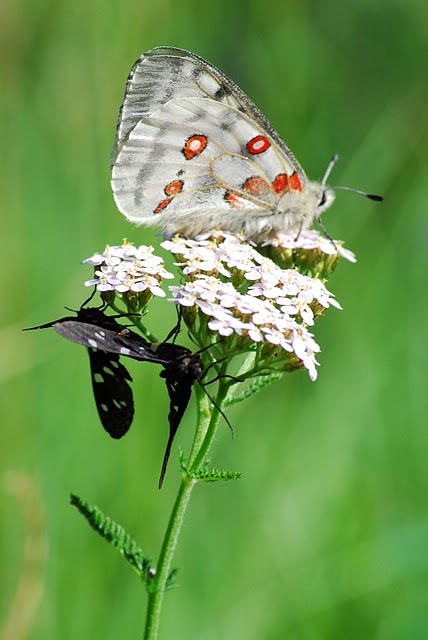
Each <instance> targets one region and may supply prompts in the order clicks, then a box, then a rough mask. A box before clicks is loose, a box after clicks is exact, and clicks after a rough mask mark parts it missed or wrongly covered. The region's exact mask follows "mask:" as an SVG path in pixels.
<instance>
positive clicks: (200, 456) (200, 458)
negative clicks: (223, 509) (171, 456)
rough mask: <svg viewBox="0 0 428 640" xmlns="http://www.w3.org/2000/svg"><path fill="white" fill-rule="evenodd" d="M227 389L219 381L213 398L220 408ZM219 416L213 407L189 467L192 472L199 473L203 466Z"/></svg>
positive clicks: (227, 385)
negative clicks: (204, 432) (199, 444)
mask: <svg viewBox="0 0 428 640" xmlns="http://www.w3.org/2000/svg"><path fill="white" fill-rule="evenodd" d="M228 389H229V384H228V383H225V382H224V381H223V380H220V381H219V386H218V392H217V396H216V398H215V402H216V404H217V405H218V407H220V408H221V406H222V404H223V401H224V399H225V398H226V396H227V392H228ZM220 416H221V413H220V411H219V410H218V409H217V408H216V407H214V408H213V411H212V414H211V419H210V422H209V425H208V428H207V430H206V434H205V437H204V439H203V441H202V444H201V446H200V449H199V451H198V452H197V454H196V456H195V459H194V461H193V463H192V466H191V470H192V471H199V469H200V468H201V467H202V465H203V464H204V462H205V458H206V457H207V455H208V453H209V450H210V447H211V445H212V443H213V440H214V437H215V434H216V431H217V426H218V423H219V420H220Z"/></svg>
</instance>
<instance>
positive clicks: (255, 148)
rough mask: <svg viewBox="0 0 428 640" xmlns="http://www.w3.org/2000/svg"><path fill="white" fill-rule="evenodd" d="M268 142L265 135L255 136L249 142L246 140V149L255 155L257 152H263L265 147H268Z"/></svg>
mask: <svg viewBox="0 0 428 640" xmlns="http://www.w3.org/2000/svg"><path fill="white" fill-rule="evenodd" d="M269 147H270V142H269V140H268V139H267V138H266V136H255V137H254V138H252V139H251V140H250V141H249V142H247V149H248V151H249V152H250V153H251V155H253V156H256V155H257V154H259V153H263V151H266V149H269Z"/></svg>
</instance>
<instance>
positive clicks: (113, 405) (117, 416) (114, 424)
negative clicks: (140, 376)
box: [88, 347, 134, 439]
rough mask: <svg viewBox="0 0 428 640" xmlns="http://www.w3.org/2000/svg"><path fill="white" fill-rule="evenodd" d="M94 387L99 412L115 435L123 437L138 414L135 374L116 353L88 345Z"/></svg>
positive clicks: (107, 429)
mask: <svg viewBox="0 0 428 640" xmlns="http://www.w3.org/2000/svg"><path fill="white" fill-rule="evenodd" d="M88 354H89V362H90V366H91V379H92V389H93V392H94V398H95V404H96V407H97V411H98V415H99V417H100V420H101V424H102V425H103V427H104V429H105V430H106V431H107V433H108V434H109V435H110V436H111V437H112V438H116V439H118V438H121V437H122V436H124V435H125V433H126V432H127V431H128V429H129V427H130V426H131V424H132V420H133V418H134V399H133V396H132V389H131V387H130V385H129V384H128V381H129V382H132V377H131V375H130V374H129V371H128V370H127V369H126V367H124V365H123V364H122V363H121V362H120V361H119V355H118V354H116V353H107V352H105V351H100V350H98V349H93V348H92V347H90V348H88Z"/></svg>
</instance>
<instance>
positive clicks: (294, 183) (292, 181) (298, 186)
mask: <svg viewBox="0 0 428 640" xmlns="http://www.w3.org/2000/svg"><path fill="white" fill-rule="evenodd" d="M288 183H289V185H290V189H291V190H292V191H301V190H302V183H301V182H300V178H299V176H298V175H297V173H296V172H294V173H293V175H292V176H290V178H289V179H288Z"/></svg>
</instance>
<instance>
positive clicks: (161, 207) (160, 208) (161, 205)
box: [154, 197, 172, 213]
mask: <svg viewBox="0 0 428 640" xmlns="http://www.w3.org/2000/svg"><path fill="white" fill-rule="evenodd" d="M171 200H172V197H171V198H165V200H162V201H161V202H159V204H158V206H157V207H156V209H155V210H154V213H160V212H161V211H163V210H164V209H165V208H166V207H167V206H168V205H169V203H170V202H171Z"/></svg>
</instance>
